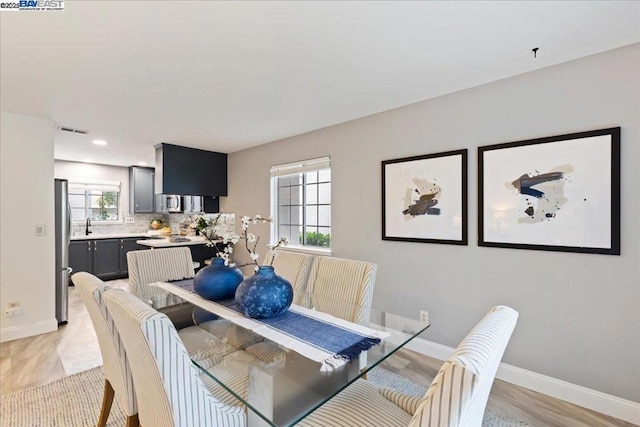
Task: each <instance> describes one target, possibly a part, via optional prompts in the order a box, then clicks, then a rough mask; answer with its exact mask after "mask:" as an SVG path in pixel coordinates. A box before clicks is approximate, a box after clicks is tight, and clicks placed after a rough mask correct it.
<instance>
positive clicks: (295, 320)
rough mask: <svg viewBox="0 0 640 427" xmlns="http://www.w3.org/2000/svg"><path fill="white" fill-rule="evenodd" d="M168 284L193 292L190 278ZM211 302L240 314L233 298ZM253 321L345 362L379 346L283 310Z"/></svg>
mask: <svg viewBox="0 0 640 427" xmlns="http://www.w3.org/2000/svg"><path fill="white" fill-rule="evenodd" d="M170 283H171V284H173V285H176V286H179V287H181V288H182V289H184V290H186V291H189V292H194V290H193V279H185V280H176V281H172V282H170ZM215 302H216V303H217V304H220V305H222V306H224V307H227V308H228V309H230V310H233V311H236V312H238V313H240V314H243V313H242V311H241V310H240V309H239V308H238V306H237V304H236V302H235V301H234V300H233V299H229V300H224V301H215ZM254 320H255V321H257V322H260V323H262V324H265V325H267V326H269V327H270V328H273V329H276V330H278V331H279V332H282V333H284V334H286V335H288V336H290V337H293V338H295V339H297V340H300V341H303V342H305V343H306V344H308V345H311V346H313V347H316V348H318V349H320V350H323V351H326V352H329V353H332V354H334V355H336V356H337V357H338V358H343V359H345V360H352V359H355V358H357V357H358V355H359V354H360V353H361V352H363V351H367V350H369V349H370V348H371V347H373V346H374V345H376V344H379V343H380V338H377V337H371V336H367V335H364V334H360V333H358V332H355V331H353V330H349V329H347V328H344V327H341V326H339V325H335V324H332V323H329V322H325V321H322V320H320V319H315V318H312V317H309V316H305V315H304V314H300V313H296V312H294V311H292V310H287V311H286V312H284V313H283V314H281V315H280V316H276V317H272V318H269V319H254Z"/></svg>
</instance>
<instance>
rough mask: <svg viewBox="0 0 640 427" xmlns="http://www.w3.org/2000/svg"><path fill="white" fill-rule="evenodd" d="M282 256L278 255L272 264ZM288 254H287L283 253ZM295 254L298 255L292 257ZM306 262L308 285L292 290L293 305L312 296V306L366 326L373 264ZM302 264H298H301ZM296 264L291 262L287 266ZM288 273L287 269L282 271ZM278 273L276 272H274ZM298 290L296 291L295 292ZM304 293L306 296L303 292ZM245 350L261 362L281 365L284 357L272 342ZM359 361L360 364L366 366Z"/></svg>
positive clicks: (322, 259) (326, 259) (327, 259)
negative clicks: (308, 267)
mask: <svg viewBox="0 0 640 427" xmlns="http://www.w3.org/2000/svg"><path fill="white" fill-rule="evenodd" d="M282 255H285V253H284V252H280V253H278V255H277V256H276V258H275V261H278V258H279V257H280V256H282ZM286 255H289V253H286ZM292 255H298V254H292ZM305 262H310V263H311V270H310V272H309V275H308V278H307V282H306V284H305V285H304V287H303V286H301V285H300V284H298V286H297V287H295V288H294V299H293V303H294V304H300V303H301V300H300V299H301V298H302V297H308V296H309V295H311V297H312V298H313V297H314V296H317V297H318V298H314V299H313V307H314V308H315V309H316V310H319V311H323V312H325V313H328V314H331V315H333V316H336V317H339V318H341V319H345V320H348V321H350V322H354V323H359V324H361V325H366V324H367V323H368V322H369V311H368V310H367V309H368V308H371V301H372V299H373V289H374V285H375V281H376V271H377V268H378V266H377V265H376V264H373V263H370V262H365V261H357V260H352V259H342V258H333V257H325V256H319V257H315V258H314V257H311V256H308V259H306V260H305ZM301 263H302V261H299V264H301ZM289 265H290V266H291V265H295V263H294V262H291V263H290V264H289ZM285 271H287V270H285ZM276 272H277V274H280V273H279V270H277V269H276ZM296 291H297V292H296ZM304 292H306V293H307V294H306V295H303V293H304ZM244 350H245V351H246V352H247V353H249V354H251V355H252V356H254V357H256V358H257V359H259V360H262V361H264V362H269V363H272V362H281V361H283V360H284V358H285V356H286V350H285V349H283V348H281V347H280V346H279V345H277V344H275V343H273V342H269V341H267V342H257V343H254V344H253V345H250V346H248V347H246V348H244ZM365 360H366V359H362V361H361V364H364V363H366V362H365Z"/></svg>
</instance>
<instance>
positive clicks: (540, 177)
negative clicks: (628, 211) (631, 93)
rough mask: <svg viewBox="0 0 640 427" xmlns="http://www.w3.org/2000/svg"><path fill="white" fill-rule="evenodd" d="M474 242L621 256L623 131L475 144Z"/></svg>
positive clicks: (603, 131)
mask: <svg viewBox="0 0 640 427" xmlns="http://www.w3.org/2000/svg"><path fill="white" fill-rule="evenodd" d="M478 245H479V246H493V247H503V248H514V249H536V250H547V251H563V252H582V253H595V254H607V255H619V254H620V128H619V127H617V128H610V129H600V130H593V131H588V132H580V133H573V134H568V135H559V136H552V137H547V138H539V139H531V140H526V141H517V142H509V143H505V144H497V145H489V146H484V147H479V148H478Z"/></svg>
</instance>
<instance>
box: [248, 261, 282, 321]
mask: <svg viewBox="0 0 640 427" xmlns="http://www.w3.org/2000/svg"><path fill="white" fill-rule="evenodd" d="M292 301H293V287H292V286H291V283H289V282H288V281H287V280H286V279H284V278H282V277H280V276H278V275H277V274H276V273H275V272H274V271H273V267H271V266H261V267H258V271H256V274H255V275H253V276H251V277H249V278H248V279H245V280H244V281H243V282H242V283H241V284H240V286H238V289H236V303H237V304H238V307H239V308H240V310H241V311H242V312H243V313H244V315H245V316H248V317H253V318H254V319H267V318H269V317H275V316H279V315H280V314H282V313H284V312H285V311H287V309H288V308H289V306H290V305H291V302H292Z"/></svg>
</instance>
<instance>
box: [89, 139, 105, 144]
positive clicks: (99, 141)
mask: <svg viewBox="0 0 640 427" xmlns="http://www.w3.org/2000/svg"><path fill="white" fill-rule="evenodd" d="M91 142H93V143H94V144H95V145H107V141H104V140H102V139H94V140H93V141H91Z"/></svg>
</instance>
